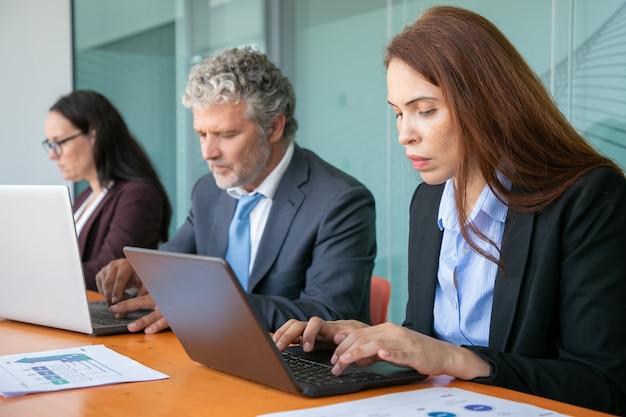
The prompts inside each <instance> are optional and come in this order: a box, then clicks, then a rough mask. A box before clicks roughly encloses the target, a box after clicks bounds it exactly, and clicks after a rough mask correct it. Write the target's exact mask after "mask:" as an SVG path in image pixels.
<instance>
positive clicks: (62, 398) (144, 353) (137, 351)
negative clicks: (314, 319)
mask: <svg viewBox="0 0 626 417" xmlns="http://www.w3.org/2000/svg"><path fill="white" fill-rule="evenodd" d="M0 341H1V342H0V355H9V354H14V353H22V352H23V353H26V352H37V351H45V350H51V349H64V348H71V347H78V346H84V345H94V344H104V345H105V346H107V347H109V348H111V349H113V350H115V351H117V352H119V353H121V354H123V355H126V356H128V357H130V358H132V359H134V360H137V361H138V362H141V363H143V364H144V365H146V366H149V367H151V368H153V369H155V370H157V371H160V372H163V373H165V374H167V375H169V376H170V378H168V379H165V380H159V381H148V382H133V383H126V384H117V385H109V386H101V387H94V388H84V389H74V390H66V391H58V392H51V393H40V394H30V395H25V396H20V397H12V398H4V397H0V416H3V417H9V416H29V417H32V416H52V415H54V416H118V415H127V416H151V417H157V416H228V417H238V416H246V417H250V416H256V415H258V414H264V413H271V412H277V411H287V410H295V409H301V408H309V407H316V406H321V405H327V404H333V403H337V402H341V401H348V400H355V399H361V398H366V397H370V396H374V395H382V394H388V393H392V392H400V391H407V390H413V389H419V388H424V387H435V386H444V387H457V388H463V389H466V390H470V391H474V392H477V393H482V394H487V395H492V396H496V397H501V398H506V399H510V400H514V401H520V402H525V403H529V404H533V405H536V406H538V407H543V408H546V409H550V410H554V411H557V412H559V413H563V414H568V415H572V416H606V415H607V414H603V413H598V412H594V411H591V410H587V409H584V408H580V407H575V406H572V405H569V404H565V403H560V402H557V401H552V400H548V399H545V398H541V397H536V396H532V395H528V394H523V393H520V392H516V391H511V390H507V389H503V388H498V387H489V386H485V385H481V384H476V383H472V382H465V381H459V380H454V379H451V378H449V377H435V378H432V377H431V378H428V379H426V380H425V381H422V382H419V383H416V384H412V385H405V386H399V387H392V388H381V389H375V390H368V391H363V392H360V393H356V394H347V395H341V396H334V397H326V398H318V399H310V398H305V397H300V396H298V395H294V394H288V393H284V392H282V391H278V390H276V389H273V388H270V387H266V386H264V385H261V384H257V383H254V382H250V381H246V380H243V379H240V378H236V377H232V376H229V375H226V374H223V373H220V372H217V371H213V370H211V369H209V368H207V367H205V366H203V365H200V364H198V363H196V362H193V361H192V360H191V359H189V358H188V357H187V355H186V353H185V352H184V350H183V348H182V346H181V345H180V343H179V342H178V339H177V338H176V336H174V334H173V333H172V332H170V331H167V332H163V333H159V334H156V335H145V334H127V335H116V336H101V337H95V336H89V335H83V334H80V333H74V332H69V331H64V330H56V329H50V328H46V327H40V326H34V325H29V324H23V323H17V322H11V321H6V320H2V319H0Z"/></svg>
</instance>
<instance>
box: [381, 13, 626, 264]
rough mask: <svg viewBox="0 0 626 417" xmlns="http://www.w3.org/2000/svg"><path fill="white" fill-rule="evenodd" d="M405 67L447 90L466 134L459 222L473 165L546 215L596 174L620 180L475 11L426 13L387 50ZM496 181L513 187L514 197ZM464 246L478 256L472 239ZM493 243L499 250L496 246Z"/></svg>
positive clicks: (458, 187) (514, 205) (521, 205)
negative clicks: (601, 171) (587, 176)
mask: <svg viewBox="0 0 626 417" xmlns="http://www.w3.org/2000/svg"><path fill="white" fill-rule="evenodd" d="M392 59H399V60H401V61H402V62H404V63H406V64H407V65H409V66H410V67H412V68H413V69H414V70H415V71H417V72H418V73H420V74H421V75H422V76H423V77H424V78H425V79H426V80H428V81H429V82H430V83H431V84H433V85H435V86H437V87H439V88H441V90H442V94H443V97H444V99H445V101H446V103H447V106H448V108H449V112H450V114H451V118H452V123H453V124H454V126H455V127H456V129H457V131H458V132H460V137H461V139H460V141H459V161H458V167H457V174H456V175H455V199H456V206H457V214H458V216H459V222H460V224H462V225H466V223H467V213H468V210H467V206H466V201H465V198H464V197H465V193H466V190H467V183H466V181H467V179H468V178H469V175H468V171H469V169H470V165H469V161H471V162H472V166H473V167H477V168H478V170H479V171H480V174H481V175H482V176H483V178H484V179H485V180H486V182H487V185H488V186H489V187H490V188H491V189H492V190H493V191H494V193H495V195H496V196H501V197H502V200H503V202H504V203H505V204H507V205H508V206H509V207H510V208H511V209H513V210H516V211H521V212H536V211H538V210H541V209H542V208H544V207H545V206H547V205H548V204H550V203H551V202H552V201H554V200H555V199H556V198H558V197H559V196H560V195H561V194H563V192H565V190H567V189H568V188H569V187H570V186H571V185H572V184H573V183H574V182H575V181H576V180H578V179H579V178H580V177H581V176H582V175H584V174H585V173H587V172H589V171H590V170H592V169H594V168H597V167H601V166H606V167H611V168H614V169H615V170H617V171H618V172H621V173H622V175H624V174H623V172H622V171H621V169H620V168H619V167H618V166H617V165H616V164H615V163H614V162H613V161H611V160H610V159H608V158H606V157H605V156H602V155H601V154H600V153H599V152H597V151H596V150H595V149H594V148H593V147H592V146H591V145H590V144H589V143H588V142H587V141H586V140H585V139H584V138H583V137H582V136H581V135H580V134H578V132H576V130H575V129H574V127H573V126H572V125H571V124H570V123H569V122H568V121H567V120H566V118H565V116H564V115H563V114H562V113H561V112H560V110H559V109H558V107H557V106H556V104H555V103H554V101H553V99H552V97H551V96H550V94H549V92H548V91H547V89H546V88H545V86H544V85H543V84H542V82H541V80H540V79H539V78H538V77H537V75H536V74H535V73H534V71H533V70H532V69H531V68H530V67H529V65H528V64H527V63H526V62H525V61H524V59H523V58H522V56H521V55H520V53H519V52H518V51H517V50H516V49H515V47H514V46H513V45H512V44H511V42H510V41H509V40H508V39H507V38H506V37H505V36H504V35H503V34H502V32H500V30H499V29H498V28H497V27H496V26H495V25H494V24H492V23H491V22H490V21H488V20H487V19H485V18H484V17H482V16H480V15H479V14H477V13H474V12H472V11H469V10H466V9H462V8H457V7H450V6H440V7H433V8H430V9H428V10H427V11H426V12H425V13H423V14H422V15H421V16H420V17H419V18H418V19H417V20H416V21H415V23H413V24H412V25H411V26H408V27H406V28H405V29H404V30H403V31H402V32H401V33H400V34H398V35H397V36H395V37H394V38H393V39H392V40H391V42H390V43H389V45H388V46H387V53H386V56H385V66H388V65H389V62H390V61H391V60H392ZM498 173H501V174H502V175H503V176H504V177H505V178H507V179H508V180H510V181H511V184H512V187H511V188H510V189H509V188H508V187H506V186H504V185H503V184H502V183H501V182H500V181H499V179H498ZM467 227H469V228H470V229H471V230H472V231H474V232H475V233H477V234H478V236H479V237H481V238H482V239H485V240H487V241H488V239H486V237H485V236H484V234H482V233H480V231H478V230H476V228H475V227H474V226H473V225H469V226H464V227H463V228H462V233H463V236H464V237H465V239H466V241H468V243H469V244H470V245H471V246H472V247H473V248H474V249H475V250H477V251H478V252H479V253H481V254H483V255H484V256H486V257H487V258H489V259H492V260H493V261H494V262H496V259H495V258H493V257H492V256H489V255H488V254H487V253H485V252H484V251H482V250H480V248H478V246H477V245H475V244H474V243H473V242H472V241H471V239H469V237H468V236H469V234H468V231H467ZM491 243H493V242H491Z"/></svg>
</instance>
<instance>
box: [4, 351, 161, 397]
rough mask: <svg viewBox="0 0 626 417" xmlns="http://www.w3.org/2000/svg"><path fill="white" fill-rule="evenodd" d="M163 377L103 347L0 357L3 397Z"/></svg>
mask: <svg viewBox="0 0 626 417" xmlns="http://www.w3.org/2000/svg"><path fill="white" fill-rule="evenodd" d="M163 378H167V375H165V374H162V373H160V372H157V371H154V370H152V369H150V368H147V367H145V366H143V365H141V364H140V363H138V362H136V361H134V360H132V359H130V358H128V357H126V356H123V355H120V354H118V353H117V352H115V351H113V350H111V349H109V348H107V347H106V346H103V345H95V346H84V347H78V348H72V349H63V350H55V351H46V352H35V353H28V354H15V355H7V356H1V357H0V394H1V395H3V396H5V397H12V396H16V395H23V394H31V393H36V392H45V391H57V390H61V389H71V388H82V387H90V386H98V385H106V384H116V383H121V382H132V381H147V380H154V379H163Z"/></svg>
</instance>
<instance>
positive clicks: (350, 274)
mask: <svg viewBox="0 0 626 417" xmlns="http://www.w3.org/2000/svg"><path fill="white" fill-rule="evenodd" d="M191 199H192V204H191V209H190V211H189V215H188V217H187V220H186V221H185V223H184V224H183V225H182V226H181V227H180V229H179V230H178V231H177V232H176V235H175V236H174V237H172V239H171V240H170V241H169V242H167V243H166V244H164V245H163V246H162V249H163V250H168V251H172V252H183V253H196V254H200V255H208V256H218V257H224V256H225V255H226V248H227V246H228V228H229V225H230V220H231V218H232V217H233V213H234V211H235V206H236V200H235V199H234V198H232V197H230V196H229V195H228V194H227V193H226V191H225V190H222V189H220V188H218V187H217V185H216V183H215V179H214V178H213V175H212V174H208V175H206V176H204V177H202V178H200V179H199V180H198V182H197V183H196V185H195V186H194V189H193V191H192V197H191ZM375 257H376V213H375V208H374V197H373V196H372V194H371V193H370V191H369V190H368V189H367V188H366V187H365V186H363V184H361V183H360V182H358V181H357V180H356V179H354V178H352V177H350V176H348V175H347V174H345V173H343V172H341V171H340V170H338V169H337V168H335V167H333V166H331V165H329V164H328V163H326V162H324V161H323V160H322V159H320V158H319V157H318V156H317V155H315V154H314V153H313V152H310V151H308V150H305V149H302V148H300V147H299V146H297V145H295V146H294V152H293V157H292V159H291V162H290V164H289V166H288V167H287V170H286V171H285V173H284V175H283V177H282V179H281V181H280V184H279V185H278V189H277V190H276V195H275V196H274V201H273V203H272V208H271V211H270V213H269V217H268V219H267V223H266V225H265V229H264V232H263V236H262V237H261V241H260V242H259V249H258V252H257V255H256V259H255V263H254V265H253V266H252V269H251V271H250V279H249V285H248V288H249V291H250V294H249V295H248V297H249V298H250V301H251V302H252V304H253V305H254V307H255V308H256V310H257V311H258V312H259V314H260V316H261V318H262V319H263V323H264V324H265V326H266V328H267V329H268V330H269V331H275V330H276V329H277V328H278V327H280V326H281V325H283V324H284V323H285V322H286V321H287V320H288V319H290V318H296V319H298V320H305V321H306V320H308V319H309V318H310V317H312V316H319V317H322V318H324V319H326V320H338V319H350V318H353V319H357V320H361V321H365V322H369V320H370V316H369V300H370V286H369V283H370V278H371V274H372V270H373V268H374V258H375Z"/></svg>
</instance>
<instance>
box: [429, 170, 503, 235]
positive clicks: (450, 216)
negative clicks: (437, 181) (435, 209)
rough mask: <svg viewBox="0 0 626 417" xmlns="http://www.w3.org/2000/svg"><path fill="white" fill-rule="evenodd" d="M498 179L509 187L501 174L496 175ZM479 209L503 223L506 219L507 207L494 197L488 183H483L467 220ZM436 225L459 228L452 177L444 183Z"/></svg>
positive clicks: (474, 216) (472, 217)
mask: <svg viewBox="0 0 626 417" xmlns="http://www.w3.org/2000/svg"><path fill="white" fill-rule="evenodd" d="M498 179H499V180H500V182H502V184H504V185H505V187H507V188H510V187H511V182H510V181H508V180H507V179H506V178H504V177H502V175H498ZM480 211H482V212H484V213H485V214H487V215H488V216H489V217H491V218H492V219H494V220H496V221H499V222H502V223H504V222H505V221H506V215H507V211H508V207H507V205H506V204H504V203H503V202H502V201H500V200H499V199H498V198H497V197H496V195H495V194H494V193H493V191H491V188H489V186H488V185H485V187H484V188H483V190H482V192H481V193H480V196H479V197H478V200H477V201H476V205H475V206H474V210H472V214H471V215H470V217H469V219H467V220H468V221H469V222H471V221H473V220H474V219H475V218H476V216H477V215H478V213H479V212H480ZM437 225H438V226H439V230H444V229H449V230H456V231H459V230H460V227H459V220H458V217H457V214H456V203H455V201H454V183H453V180H452V178H450V179H449V180H447V181H446V183H445V185H444V189H443V194H442V196H441V201H440V203H439V214H438V217H437Z"/></svg>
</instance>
